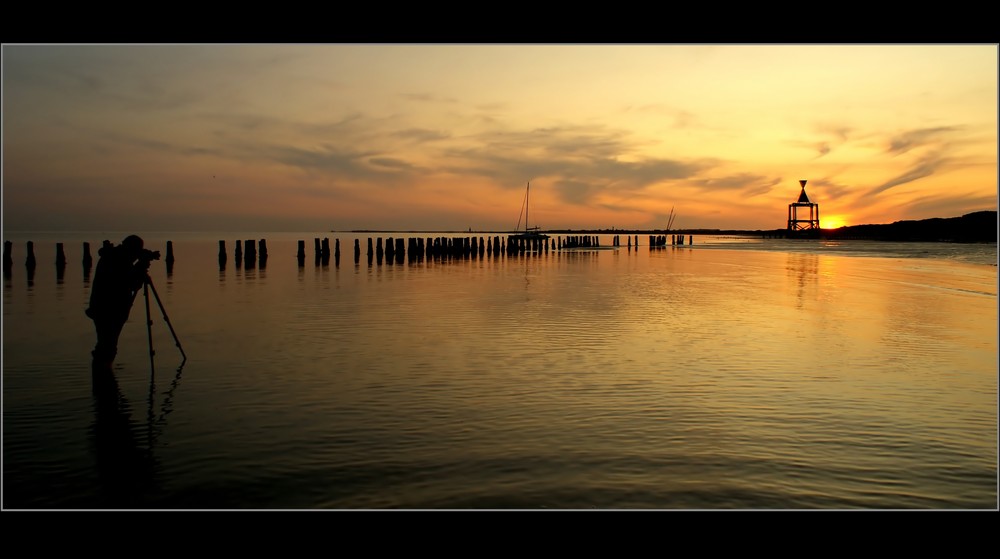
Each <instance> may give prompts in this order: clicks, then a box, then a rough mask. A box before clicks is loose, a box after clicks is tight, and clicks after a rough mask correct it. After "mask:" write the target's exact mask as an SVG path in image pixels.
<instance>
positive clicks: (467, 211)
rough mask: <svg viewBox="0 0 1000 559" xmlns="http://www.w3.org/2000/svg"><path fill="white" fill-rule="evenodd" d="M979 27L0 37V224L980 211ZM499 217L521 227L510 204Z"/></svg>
mask: <svg viewBox="0 0 1000 559" xmlns="http://www.w3.org/2000/svg"><path fill="white" fill-rule="evenodd" d="M997 52H998V47H997V45H996V44H969V45H964V44H962V45H945V44H928V45H849V44H844V45H784V44H782V45H752V44H748V45H738V44H737V45H733V44H725V45H672V44H668V45H645V44H644V45H626V44H622V45H611V44H594V45H587V44H580V45H575V44H565V45H561V44H548V45H520V44H329V45H321V44H316V45H311V44H303V45H281V44H273V45H272V44H246V45H221V44H218V45H10V44H5V45H3V50H2V55H3V229H4V230H7V231H13V230H109V229H113V230H134V231H138V232H141V231H148V230H157V231H253V230H257V231H329V230H348V229H362V228H363V229H384V230H404V229H413V230H447V229H460V230H465V229H468V228H470V227H471V228H473V229H477V230H509V229H513V228H514V227H515V226H516V225H517V224H518V219H519V215H520V211H521V206H522V201H523V198H524V192H525V186H526V184H527V183H528V182H529V181H530V183H531V205H530V215H529V217H530V221H531V223H530V225H532V226H534V225H539V226H541V227H542V228H543V229H557V228H558V229H564V228H572V229H584V228H611V227H615V228H622V229H628V228H635V229H660V228H665V227H666V225H667V221H668V216H669V215H670V212H671V209H673V211H674V212H675V213H676V215H677V217H676V219H675V221H674V227H675V228H722V229H776V228H783V227H785V225H786V223H787V214H788V204H789V203H791V202H794V201H795V200H796V199H797V198H798V196H799V190H800V188H799V182H798V181H799V180H800V179H807V180H808V184H807V186H806V192H807V194H808V195H809V197H810V199H811V200H812V201H813V202H816V203H818V204H819V207H820V217H821V223H820V225H821V226H822V227H826V228H830V227H838V226H841V225H845V224H846V225H860V224H866V223H891V222H893V221H898V220H904V219H925V218H931V217H955V216H960V215H963V214H966V213H969V212H973V211H979V210H996V209H997V176H998V170H997V151H998V146H997V131H998V123H997V107H998V93H997V67H998V58H997ZM521 225H522V226H523V222H522V224H521Z"/></svg>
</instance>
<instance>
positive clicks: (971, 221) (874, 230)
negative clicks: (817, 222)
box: [823, 211, 997, 243]
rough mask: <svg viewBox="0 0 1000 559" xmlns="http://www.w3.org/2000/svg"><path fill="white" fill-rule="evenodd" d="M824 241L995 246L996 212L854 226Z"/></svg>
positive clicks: (829, 232)
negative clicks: (858, 240) (919, 242)
mask: <svg viewBox="0 0 1000 559" xmlns="http://www.w3.org/2000/svg"><path fill="white" fill-rule="evenodd" d="M823 237H824V238H826V239H833V240H842V239H869V240H878V241H923V242H953V243H995V242H997V212H995V211H982V212H973V213H970V214H965V215H963V216H962V217H947V218H942V217H935V218H931V219H919V220H908V221H896V222H893V223H889V224H883V225H851V226H846V227H840V228H838V229H824V230H823Z"/></svg>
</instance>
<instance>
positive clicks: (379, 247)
mask: <svg viewBox="0 0 1000 559" xmlns="http://www.w3.org/2000/svg"><path fill="white" fill-rule="evenodd" d="M669 238H670V244H671V245H683V244H684V235H670V236H669ZM384 241H385V242H384V243H383V239H382V238H381V237H376V238H375V239H374V240H373V239H372V238H371V237H369V238H368V246H367V256H368V261H369V263H371V261H372V260H373V259H377V260H378V262H379V263H381V262H382V260H383V259H385V260H388V261H390V262H392V261H398V262H402V261H404V260H410V261H414V260H420V259H423V258H434V257H443V256H453V257H468V256H474V255H478V256H480V257H482V256H484V255H491V256H500V255H502V254H506V255H518V254H525V253H547V252H549V251H550V250H563V249H576V248H597V247H600V246H601V245H600V240H599V238H598V236H596V235H571V236H568V237H566V238H565V239H563V238H562V237H557V238H555V239H552V238H550V237H540V236H539V237H533V236H524V235H508V236H506V237H501V236H500V235H494V236H492V237H489V236H486V237H483V236H480V237H478V238H476V237H426V238H422V237H410V238H407V239H403V238H402V237H396V238H393V237H387V238H386V239H385V240H384ZM633 241H634V245H635V247H636V248H638V247H639V236H638V235H635V236H634V238H633V237H632V236H626V242H627V246H628V247H629V249H631V248H632V246H633ZM693 242H694V237H693V236H692V235H689V236H688V244H692V243H693ZM110 244H111V243H110V241H104V244H103V246H109V245H110ZM235 245H236V247H235V251H234V257H235V262H236V266H237V267H240V266H241V265H243V264H244V263H245V264H246V266H247V267H248V268H249V267H253V266H255V265H256V263H257V262H259V263H260V267H262V268H263V267H264V266H265V265H266V264H267V259H268V251H267V240H266V239H259V240H257V239H246V240H240V239H237V240H236V243H235ZM666 245H667V236H666V235H650V236H649V246H650V247H651V248H653V247H662V246H666ZM612 246H615V247H619V246H622V240H621V236H620V235H615V236H614V237H613V239H612ZM305 247H306V245H305V241H304V240H300V241H298V251H297V253H296V258H297V260H298V263H299V265H300V266H303V265H305V259H306V248H305ZM102 248H103V247H102ZM26 250H27V255H26V258H25V266H26V267H27V268H28V270H29V271H34V269H35V267H36V266H37V259H36V257H35V251H34V242H32V241H27V245H26ZM313 252H314V256H315V260H316V263H317V264H320V263H323V264H328V263H329V261H330V258H331V256H332V257H333V259H334V261H335V262H336V263H337V264H338V265H339V264H340V239H335V245H334V248H333V250H331V248H330V239H329V238H323V239H320V238H319V237H316V238H314V239H313ZM165 261H166V264H167V271H168V273H169V272H170V271H171V268H172V266H173V263H174V250H173V241H167V247H166V256H165ZM227 261H228V255H227V249H226V241H225V240H220V241H219V267H220V269H225V266H226V263H227ZM360 261H361V240H360V239H354V262H355V263H358V262H360ZM93 262H94V259H93V256H91V252H90V243H89V242H84V243H83V268H84V273H85V274H87V275H89V273H90V269H91V267H92V266H93ZM55 263H56V268H57V270H59V271H60V272H61V271H62V270H64V269H65V267H66V252H65V249H64V244H63V243H56V262H55ZM3 268H4V275H5V276H7V277H9V275H10V273H11V270H12V268H13V256H12V243H11V241H4V249H3Z"/></svg>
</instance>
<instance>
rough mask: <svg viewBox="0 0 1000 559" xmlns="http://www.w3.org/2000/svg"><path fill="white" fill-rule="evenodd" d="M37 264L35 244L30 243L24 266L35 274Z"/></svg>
mask: <svg viewBox="0 0 1000 559" xmlns="http://www.w3.org/2000/svg"><path fill="white" fill-rule="evenodd" d="M37 264H38V263H37V262H35V243H34V242H32V241H28V257H27V258H25V259H24V266H25V267H26V268H28V270H30V271H32V272H34V271H35V267H36V266H37Z"/></svg>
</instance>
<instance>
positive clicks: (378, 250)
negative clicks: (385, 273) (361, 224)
mask: <svg viewBox="0 0 1000 559" xmlns="http://www.w3.org/2000/svg"><path fill="white" fill-rule="evenodd" d="M383 254H385V251H384V250H383V249H382V237H375V260H376V262H377V263H378V264H379V265H381V264H382V255H383Z"/></svg>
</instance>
